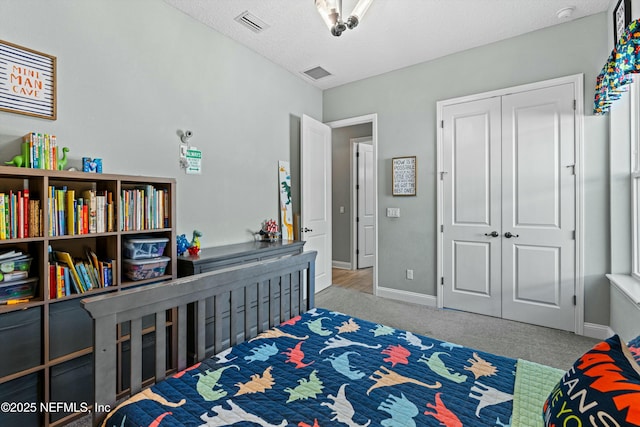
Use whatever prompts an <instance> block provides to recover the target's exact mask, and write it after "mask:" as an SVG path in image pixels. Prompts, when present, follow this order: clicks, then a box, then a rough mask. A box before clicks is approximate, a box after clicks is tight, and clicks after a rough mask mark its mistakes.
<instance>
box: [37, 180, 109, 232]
mask: <svg viewBox="0 0 640 427" xmlns="http://www.w3.org/2000/svg"><path fill="white" fill-rule="evenodd" d="M48 191H49V203H48V206H47V218H49V230H48V231H49V236H64V235H68V236H74V235H78V234H90V233H107V232H111V231H115V228H116V223H115V220H116V218H115V204H114V201H113V193H112V192H110V191H95V190H85V191H83V192H82V193H81V196H82V197H77V198H76V192H75V190H71V189H67V187H66V186H63V187H59V188H57V187H55V186H52V185H50V186H49V189H48Z"/></svg>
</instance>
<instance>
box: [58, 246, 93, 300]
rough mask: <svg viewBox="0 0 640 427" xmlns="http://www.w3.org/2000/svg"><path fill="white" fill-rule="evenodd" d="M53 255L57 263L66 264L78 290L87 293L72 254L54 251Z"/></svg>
mask: <svg viewBox="0 0 640 427" xmlns="http://www.w3.org/2000/svg"><path fill="white" fill-rule="evenodd" d="M53 255H54V258H55V260H56V261H58V262H61V263H64V264H65V265H66V266H67V267H68V268H69V274H70V276H71V280H72V281H73V282H75V284H76V287H77V288H78V290H79V291H80V293H84V292H86V291H87V288H86V287H85V286H84V282H83V281H82V280H81V279H80V275H79V274H78V270H76V266H75V263H74V261H73V258H72V257H71V254H70V253H69V252H63V251H54V252H53Z"/></svg>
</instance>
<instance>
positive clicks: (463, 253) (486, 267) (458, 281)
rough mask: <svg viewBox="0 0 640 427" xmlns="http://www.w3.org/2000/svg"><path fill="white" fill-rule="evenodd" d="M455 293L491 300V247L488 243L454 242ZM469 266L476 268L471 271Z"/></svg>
mask: <svg viewBox="0 0 640 427" xmlns="http://www.w3.org/2000/svg"><path fill="white" fill-rule="evenodd" d="M453 251H454V253H453V262H454V266H453V271H454V277H453V281H452V283H453V293H456V294H461V293H468V294H473V295H475V296H483V297H487V298H491V247H490V245H489V244H488V243H479V242H461V241H457V242H453ZM469 265H473V266H474V268H473V269H470V268H469Z"/></svg>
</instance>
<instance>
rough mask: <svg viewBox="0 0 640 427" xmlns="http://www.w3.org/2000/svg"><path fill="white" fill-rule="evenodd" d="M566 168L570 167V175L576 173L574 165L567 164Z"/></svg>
mask: <svg viewBox="0 0 640 427" xmlns="http://www.w3.org/2000/svg"><path fill="white" fill-rule="evenodd" d="M566 167H567V168H571V175H575V174H576V165H567V166H566Z"/></svg>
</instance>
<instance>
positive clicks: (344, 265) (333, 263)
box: [331, 260, 353, 270]
mask: <svg viewBox="0 0 640 427" xmlns="http://www.w3.org/2000/svg"><path fill="white" fill-rule="evenodd" d="M331 266H332V267H333V268H340V269H342V270H353V268H351V263H350V262H344V261H335V260H334V261H331Z"/></svg>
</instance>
